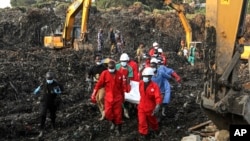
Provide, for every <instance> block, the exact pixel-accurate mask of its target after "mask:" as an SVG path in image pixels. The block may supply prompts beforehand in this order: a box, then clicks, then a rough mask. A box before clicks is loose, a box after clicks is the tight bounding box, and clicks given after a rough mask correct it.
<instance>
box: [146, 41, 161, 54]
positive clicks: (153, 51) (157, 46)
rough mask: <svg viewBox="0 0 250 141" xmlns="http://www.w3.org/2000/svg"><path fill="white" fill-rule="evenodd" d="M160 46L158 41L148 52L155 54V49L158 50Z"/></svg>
mask: <svg viewBox="0 0 250 141" xmlns="http://www.w3.org/2000/svg"><path fill="white" fill-rule="evenodd" d="M158 48H159V44H158V43H157V42H154V43H153V47H152V48H151V49H150V50H149V52H148V54H149V55H150V56H153V55H154V53H155V50H157V49H158Z"/></svg>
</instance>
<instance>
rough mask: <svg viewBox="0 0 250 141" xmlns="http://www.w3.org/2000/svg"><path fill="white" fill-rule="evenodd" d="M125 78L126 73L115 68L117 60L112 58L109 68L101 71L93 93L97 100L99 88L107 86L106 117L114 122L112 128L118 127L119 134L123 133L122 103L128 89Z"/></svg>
mask: <svg viewBox="0 0 250 141" xmlns="http://www.w3.org/2000/svg"><path fill="white" fill-rule="evenodd" d="M124 78H125V77H124V75H123V74H121V73H120V72H119V71H117V70H116V69H115V62H114V61H113V60H111V61H110V62H109V63H108V70H105V71H103V72H102V73H101V76H100V78H99V80H98V82H97V84H96V86H95V88H94V91H93V93H92V95H91V100H92V101H96V99H95V98H96V93H97V91H98V89H100V88H102V87H105V97H104V110H105V118H106V119H107V120H108V121H111V122H112V126H111V127H112V130H113V129H114V128H115V127H117V135H120V134H121V128H122V104H123V102H124V90H126V89H127V83H126V81H127V80H126V79H124Z"/></svg>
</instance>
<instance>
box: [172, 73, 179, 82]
mask: <svg viewBox="0 0 250 141" xmlns="http://www.w3.org/2000/svg"><path fill="white" fill-rule="evenodd" d="M171 75H172V76H173V77H174V78H175V80H176V81H177V82H178V83H181V77H180V76H179V75H178V74H177V73H176V72H173V73H172V74H171Z"/></svg>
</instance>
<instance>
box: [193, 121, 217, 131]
mask: <svg viewBox="0 0 250 141" xmlns="http://www.w3.org/2000/svg"><path fill="white" fill-rule="evenodd" d="M209 123H212V121H211V120H209V121H206V122H203V123H201V124H198V125H195V126H193V127H190V128H188V131H192V130H195V129H197V128H200V127H203V126H205V125H208V124H209Z"/></svg>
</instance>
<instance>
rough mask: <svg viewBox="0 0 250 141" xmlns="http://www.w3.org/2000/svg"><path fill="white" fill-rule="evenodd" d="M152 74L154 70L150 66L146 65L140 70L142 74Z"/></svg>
mask: <svg viewBox="0 0 250 141" xmlns="http://www.w3.org/2000/svg"><path fill="white" fill-rule="evenodd" d="M145 75H154V70H153V69H152V68H151V67H147V68H145V69H144V70H143V71H142V76H145Z"/></svg>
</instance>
